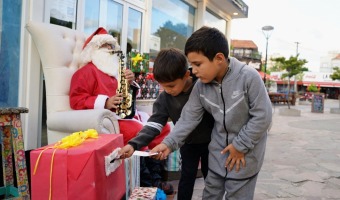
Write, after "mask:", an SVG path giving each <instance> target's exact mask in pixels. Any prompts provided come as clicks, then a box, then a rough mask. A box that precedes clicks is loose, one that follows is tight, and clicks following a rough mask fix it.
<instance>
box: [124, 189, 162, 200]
mask: <svg viewBox="0 0 340 200" xmlns="http://www.w3.org/2000/svg"><path fill="white" fill-rule="evenodd" d="M156 194H157V187H136V188H135V189H133V191H132V194H131V195H130V198H129V200H156Z"/></svg>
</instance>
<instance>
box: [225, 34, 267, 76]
mask: <svg viewBox="0 0 340 200" xmlns="http://www.w3.org/2000/svg"><path fill="white" fill-rule="evenodd" d="M230 55H231V56H233V57H235V58H237V59H238V60H240V61H241V62H245V63H246V64H248V65H249V66H251V67H254V68H255V69H256V70H258V71H260V70H261V54H260V53H259V51H258V47H257V45H256V44H255V43H254V42H253V41H252V40H231V44H230Z"/></svg>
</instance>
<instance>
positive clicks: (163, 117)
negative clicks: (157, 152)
mask: <svg viewBox="0 0 340 200" xmlns="http://www.w3.org/2000/svg"><path fill="white" fill-rule="evenodd" d="M192 79H193V80H192V81H193V83H192V86H191V87H190V88H189V90H188V91H186V92H182V93H180V94H179V95H177V96H171V95H170V94H167V93H166V92H162V93H160V94H159V96H158V97H157V99H156V101H155V102H154V104H153V108H152V115H151V116H150V118H149V119H148V121H147V124H146V125H145V126H144V127H143V129H142V130H141V131H140V132H139V133H138V135H137V136H136V137H134V138H133V139H132V140H130V141H129V142H128V144H130V145H132V146H133V148H134V149H135V150H138V149H140V148H142V147H144V146H147V145H148V144H149V143H150V142H151V141H152V139H153V138H154V137H156V136H157V135H159V134H160V132H161V130H162V128H163V127H164V126H165V124H166V123H167V122H168V119H169V118H170V119H171V120H172V122H173V123H174V124H176V122H177V120H178V119H179V118H180V116H181V111H182V108H183V106H184V105H185V103H186V102H187V101H188V99H189V96H190V93H191V91H192V89H193V87H194V85H195V83H196V81H197V78H196V77H195V76H194V75H192ZM213 126H214V119H213V117H212V116H211V115H210V114H209V113H208V112H204V113H203V120H202V122H201V123H200V124H198V126H197V127H196V128H195V129H192V130H191V131H190V134H189V136H188V137H187V138H183V142H186V143H189V144H202V143H209V142H210V139H211V131H212V128H213Z"/></svg>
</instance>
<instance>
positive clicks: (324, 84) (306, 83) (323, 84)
mask: <svg viewBox="0 0 340 200" xmlns="http://www.w3.org/2000/svg"><path fill="white" fill-rule="evenodd" d="M276 83H277V84H279V85H286V84H288V81H282V80H280V81H276ZM312 83H314V84H315V85H316V86H317V87H318V86H320V87H336V88H340V82H320V81H318V82H313V81H297V85H303V86H309V85H310V84H312ZM293 84H294V80H290V85H293Z"/></svg>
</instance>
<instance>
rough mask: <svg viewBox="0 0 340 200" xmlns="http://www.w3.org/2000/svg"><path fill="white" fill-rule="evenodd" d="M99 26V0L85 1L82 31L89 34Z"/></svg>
mask: <svg viewBox="0 0 340 200" xmlns="http://www.w3.org/2000/svg"><path fill="white" fill-rule="evenodd" d="M98 26H99V0H86V1H85V20H84V32H85V33H86V34H87V35H91V34H92V33H93V32H94V31H95V30H97V28H98Z"/></svg>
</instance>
